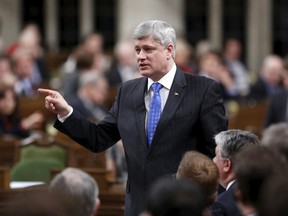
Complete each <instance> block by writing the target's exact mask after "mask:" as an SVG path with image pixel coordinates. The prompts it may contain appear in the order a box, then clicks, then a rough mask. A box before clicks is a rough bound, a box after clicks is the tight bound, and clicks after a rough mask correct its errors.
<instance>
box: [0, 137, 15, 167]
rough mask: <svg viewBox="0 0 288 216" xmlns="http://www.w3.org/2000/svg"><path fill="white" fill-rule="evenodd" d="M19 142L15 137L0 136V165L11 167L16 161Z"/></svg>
mask: <svg viewBox="0 0 288 216" xmlns="http://www.w3.org/2000/svg"><path fill="white" fill-rule="evenodd" d="M19 142H20V140H19V139H18V138H17V137H3V136H2V137H0V166H6V167H12V166H13V165H14V164H15V163H16V161H17V151H18V147H19Z"/></svg>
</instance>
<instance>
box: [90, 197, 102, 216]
mask: <svg viewBox="0 0 288 216" xmlns="http://www.w3.org/2000/svg"><path fill="white" fill-rule="evenodd" d="M99 208H100V199H99V198H97V199H96V201H95V208H94V210H93V212H92V215H91V216H96V215H97V213H98V210H99Z"/></svg>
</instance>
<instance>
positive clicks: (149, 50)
mask: <svg viewBox="0 0 288 216" xmlns="http://www.w3.org/2000/svg"><path fill="white" fill-rule="evenodd" d="M152 51H153V49H152V48H148V49H145V53H152Z"/></svg>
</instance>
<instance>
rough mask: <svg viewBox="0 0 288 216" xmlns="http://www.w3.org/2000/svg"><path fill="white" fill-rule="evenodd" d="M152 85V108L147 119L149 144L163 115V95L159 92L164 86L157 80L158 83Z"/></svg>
mask: <svg viewBox="0 0 288 216" xmlns="http://www.w3.org/2000/svg"><path fill="white" fill-rule="evenodd" d="M151 87H152V90H153V92H154V94H153V97H152V100H151V103H150V109H149V114H148V120H147V137H148V143H149V146H150V144H151V142H152V139H153V135H154V132H155V130H156V127H157V123H158V121H159V119H160V115H161V97H160V94H159V90H160V89H161V88H162V87H163V86H162V85H161V84H160V83H158V82H157V83H153V84H152V86H151Z"/></svg>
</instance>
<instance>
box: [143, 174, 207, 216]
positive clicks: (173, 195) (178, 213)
mask: <svg viewBox="0 0 288 216" xmlns="http://www.w3.org/2000/svg"><path fill="white" fill-rule="evenodd" d="M146 200H147V201H146V203H147V204H146V208H145V211H143V212H142V213H141V214H140V216H191V215H193V216H210V214H209V211H208V210H207V209H206V202H205V199H204V198H203V194H202V192H201V190H200V188H199V187H198V185H197V184H195V183H193V182H192V181H187V180H183V179H178V180H176V179H173V178H161V179H159V180H157V181H156V182H155V183H154V184H153V185H152V187H151V189H150V190H149V192H148V195H147V198H146Z"/></svg>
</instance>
